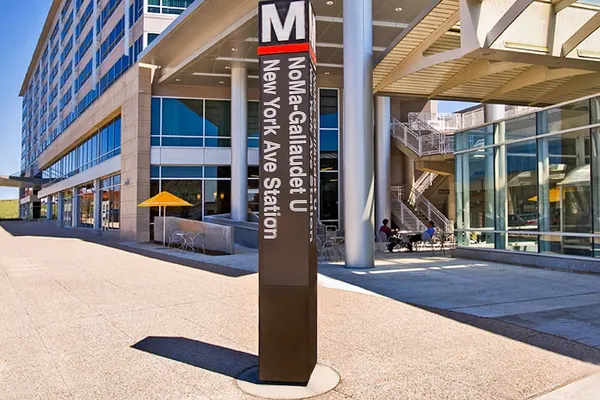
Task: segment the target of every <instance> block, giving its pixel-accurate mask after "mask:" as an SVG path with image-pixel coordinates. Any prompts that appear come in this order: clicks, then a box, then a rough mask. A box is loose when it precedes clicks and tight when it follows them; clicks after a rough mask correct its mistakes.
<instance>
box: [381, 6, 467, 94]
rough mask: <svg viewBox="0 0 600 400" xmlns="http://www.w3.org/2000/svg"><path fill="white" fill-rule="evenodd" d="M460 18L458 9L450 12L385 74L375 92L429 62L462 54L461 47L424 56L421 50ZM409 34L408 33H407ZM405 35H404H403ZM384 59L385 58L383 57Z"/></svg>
mask: <svg viewBox="0 0 600 400" xmlns="http://www.w3.org/2000/svg"><path fill="white" fill-rule="evenodd" d="M459 19H460V11H456V12H455V13H454V14H452V15H451V16H450V17H449V18H448V19H447V20H446V21H444V23H442V24H441V25H440V26H439V27H438V28H437V29H436V30H434V31H433V32H431V34H430V35H429V36H428V37H427V39H425V40H423V41H422V42H421V43H420V44H419V45H418V46H417V47H415V48H414V50H413V51H412V52H411V53H410V54H408V56H406V58H405V59H404V60H403V61H402V62H401V63H400V64H399V65H397V66H396V68H394V69H393V70H392V71H391V72H390V73H389V74H388V76H386V77H385V78H384V79H383V80H382V81H381V82H380V83H379V85H377V87H375V93H377V92H379V91H382V90H384V89H385V88H386V87H387V86H389V85H390V84H392V83H394V82H395V81H397V80H398V79H400V78H402V77H404V76H406V75H408V74H411V73H413V72H416V71H418V70H420V69H423V68H425V67H426V66H429V64H431V62H444V61H449V60H451V59H452V57H454V58H458V57H460V55H461V54H462V49H460V48H459V49H454V50H449V51H446V52H443V53H438V54H434V55H432V56H428V57H424V56H423V52H424V51H425V50H427V49H428V48H429V47H431V45H432V44H434V43H435V42H436V41H437V40H438V39H439V38H440V37H442V36H443V35H444V34H445V33H446V32H447V31H448V29H450V28H452V26H454V24H456V23H457V22H458V21H459ZM417 26H418V25H417ZM409 34H410V33H409ZM405 37H406V35H405ZM400 43H402V40H400V42H398V44H396V46H398V45H399V44H400ZM393 52H394V50H393V49H392V50H391V51H390V52H389V53H388V54H387V55H386V57H387V56H390V55H391V54H393ZM384 59H385V58H384Z"/></svg>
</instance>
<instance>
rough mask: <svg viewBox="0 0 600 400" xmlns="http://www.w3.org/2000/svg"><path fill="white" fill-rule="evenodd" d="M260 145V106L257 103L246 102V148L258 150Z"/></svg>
mask: <svg viewBox="0 0 600 400" xmlns="http://www.w3.org/2000/svg"><path fill="white" fill-rule="evenodd" d="M259 145H260V104H259V103H258V102H257V101H249V102H248V148H258V147H259Z"/></svg>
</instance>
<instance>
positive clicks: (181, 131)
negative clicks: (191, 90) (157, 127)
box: [162, 99, 204, 136]
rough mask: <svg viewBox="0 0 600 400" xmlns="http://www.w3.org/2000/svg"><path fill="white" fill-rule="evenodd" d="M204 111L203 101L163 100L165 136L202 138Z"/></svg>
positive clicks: (163, 130)
mask: <svg viewBox="0 0 600 400" xmlns="http://www.w3.org/2000/svg"><path fill="white" fill-rule="evenodd" d="M202 109H203V101H202V100H191V99H163V121H162V128H163V129H162V134H163V136H164V135H182V136H202V132H203V125H204V118H203V110H202Z"/></svg>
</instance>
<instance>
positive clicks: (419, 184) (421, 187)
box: [409, 171, 438, 200]
mask: <svg viewBox="0 0 600 400" xmlns="http://www.w3.org/2000/svg"><path fill="white" fill-rule="evenodd" d="M437 177H438V174H436V173H435V172H430V171H425V172H423V173H422V174H421V176H420V177H419V179H417V181H416V182H415V184H414V185H413V188H414V189H415V190H416V191H417V192H418V193H421V194H422V193H425V191H426V190H427V189H429V188H430V187H431V185H433V181H435V178H437ZM410 195H412V193H410ZM409 200H410V197H409Z"/></svg>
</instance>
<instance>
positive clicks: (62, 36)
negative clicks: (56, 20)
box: [60, 13, 73, 42]
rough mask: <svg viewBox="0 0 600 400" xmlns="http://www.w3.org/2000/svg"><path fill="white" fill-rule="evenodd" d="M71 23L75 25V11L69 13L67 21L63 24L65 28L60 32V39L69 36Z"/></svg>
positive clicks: (62, 39)
mask: <svg viewBox="0 0 600 400" xmlns="http://www.w3.org/2000/svg"><path fill="white" fill-rule="evenodd" d="M71 25H73V13H71V14H69V19H67V20H66V21H65V23H64V24H63V29H62V31H61V32H60V41H61V42H62V41H64V40H65V37H67V34H68V33H69V30H70V29H71Z"/></svg>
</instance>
